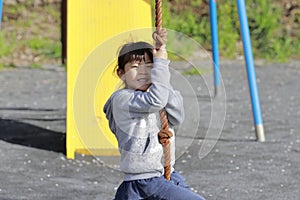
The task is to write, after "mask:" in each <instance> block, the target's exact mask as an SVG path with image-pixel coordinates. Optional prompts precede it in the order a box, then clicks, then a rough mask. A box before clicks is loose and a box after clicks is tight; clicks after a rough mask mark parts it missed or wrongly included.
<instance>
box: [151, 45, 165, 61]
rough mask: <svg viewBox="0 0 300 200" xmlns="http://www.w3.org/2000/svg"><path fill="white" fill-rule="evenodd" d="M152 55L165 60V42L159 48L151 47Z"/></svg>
mask: <svg viewBox="0 0 300 200" xmlns="http://www.w3.org/2000/svg"><path fill="white" fill-rule="evenodd" d="M153 57H154V58H162V59H165V60H167V59H168V53H167V49H166V45H165V44H164V45H162V46H161V47H160V48H159V49H153Z"/></svg>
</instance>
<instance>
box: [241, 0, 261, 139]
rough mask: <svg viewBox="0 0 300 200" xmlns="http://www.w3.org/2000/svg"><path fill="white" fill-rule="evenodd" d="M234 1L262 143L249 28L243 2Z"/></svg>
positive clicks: (255, 116) (253, 107) (255, 118)
mask: <svg viewBox="0 0 300 200" xmlns="http://www.w3.org/2000/svg"><path fill="white" fill-rule="evenodd" d="M236 1H237V7H238V13H239V19H240V29H241V34H242V40H243V46H244V56H245V60H246V67H247V75H248V82H249V89H250V95H251V103H252V112H253V118H254V123H255V131H256V139H257V140H258V141H261V142H264V141H265V134H264V127H263V119H262V114H261V109H260V103H259V95H258V89H257V84H256V75H255V68H254V62H253V55H252V47H251V40H250V33H249V26H248V20H247V14H246V6H245V1H244V0H236Z"/></svg>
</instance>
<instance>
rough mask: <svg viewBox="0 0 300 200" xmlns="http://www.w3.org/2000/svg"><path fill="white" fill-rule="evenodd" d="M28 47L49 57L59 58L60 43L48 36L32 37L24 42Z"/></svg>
mask: <svg viewBox="0 0 300 200" xmlns="http://www.w3.org/2000/svg"><path fill="white" fill-rule="evenodd" d="M25 45H26V46H28V47H29V48H30V49H32V50H33V51H35V52H36V53H37V54H43V55H45V56H47V57H51V58H60V56H61V45H60V43H58V42H55V41H52V40H50V39H48V38H32V39H30V40H28V41H27V42H26V43H25Z"/></svg>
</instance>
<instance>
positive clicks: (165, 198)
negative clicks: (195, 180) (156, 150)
mask: <svg viewBox="0 0 300 200" xmlns="http://www.w3.org/2000/svg"><path fill="white" fill-rule="evenodd" d="M139 199H146V200H186V199H188V200H204V198H203V197H201V196H200V195H198V194H196V193H194V192H193V191H191V190H190V189H189V187H188V186H187V185H186V184H185V182H184V178H183V177H182V176H181V175H180V174H179V173H177V172H175V171H174V172H173V173H172V174H171V180H170V181H167V180H165V179H164V177H163V176H161V177H153V178H148V179H141V180H134V181H123V182H122V184H121V185H120V186H119V188H118V190H117V193H116V196H115V200H139Z"/></svg>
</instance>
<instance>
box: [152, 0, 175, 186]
mask: <svg viewBox="0 0 300 200" xmlns="http://www.w3.org/2000/svg"><path fill="white" fill-rule="evenodd" d="M155 15H156V17H155V20H156V21H155V27H156V31H159V30H160V29H161V28H162V0H155ZM156 44H157V43H156ZM156 48H157V47H156ZM159 114H160V120H161V131H160V132H159V134H158V137H159V138H160V143H161V144H162V145H163V147H164V177H165V179H166V180H170V179H171V153H170V140H169V138H170V137H172V133H171V132H170V131H169V125H168V118H167V113H166V111H165V109H162V110H161V111H160V112H159Z"/></svg>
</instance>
